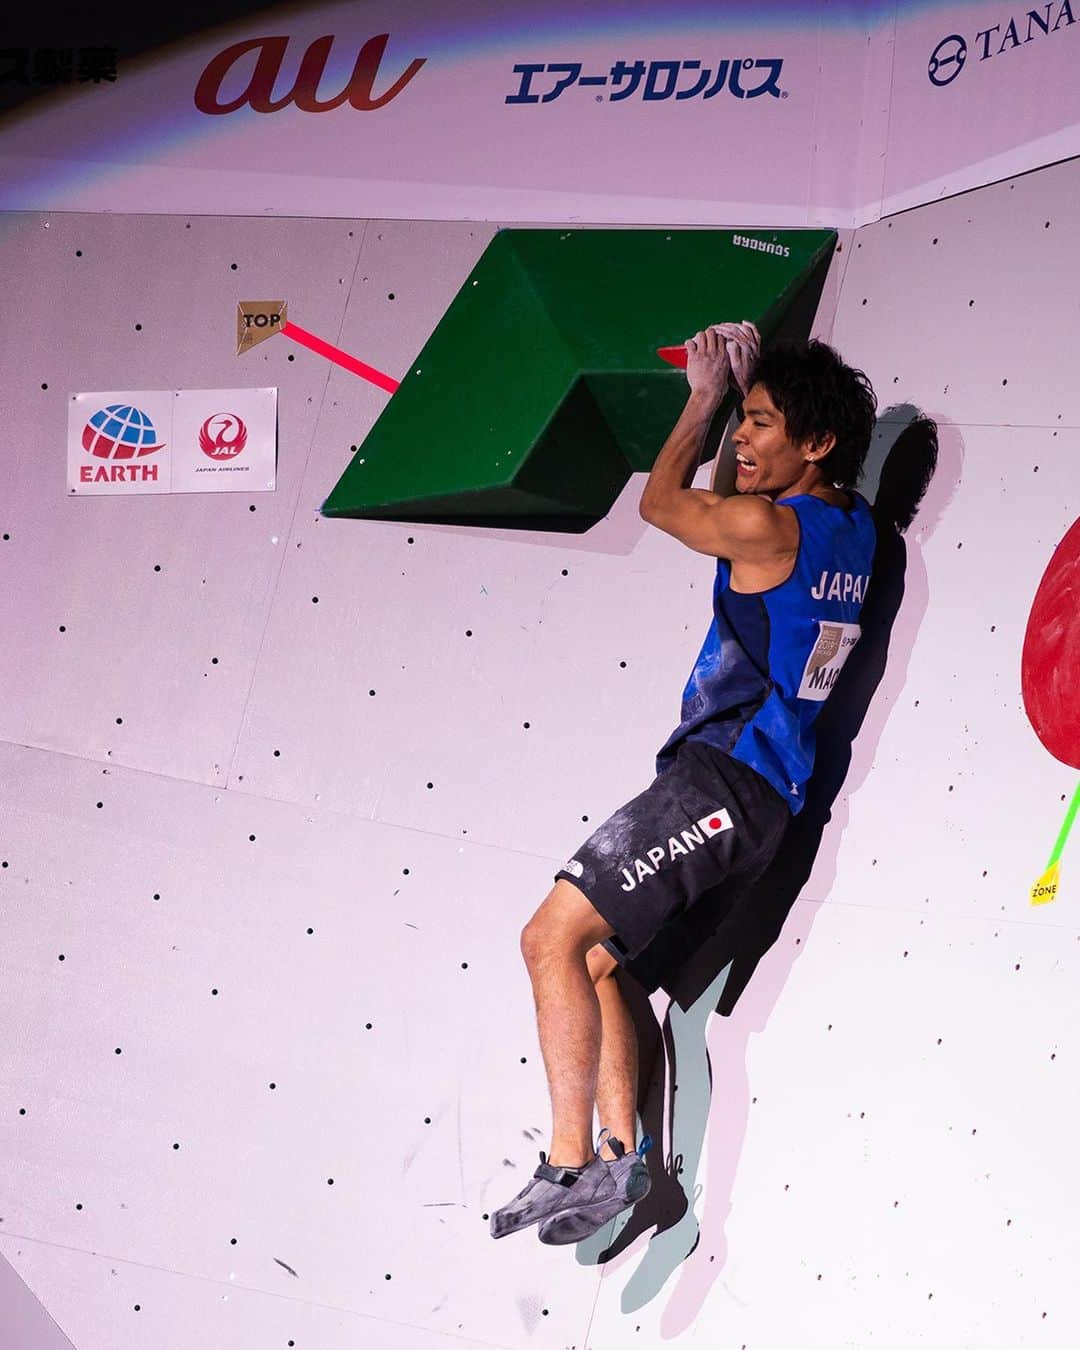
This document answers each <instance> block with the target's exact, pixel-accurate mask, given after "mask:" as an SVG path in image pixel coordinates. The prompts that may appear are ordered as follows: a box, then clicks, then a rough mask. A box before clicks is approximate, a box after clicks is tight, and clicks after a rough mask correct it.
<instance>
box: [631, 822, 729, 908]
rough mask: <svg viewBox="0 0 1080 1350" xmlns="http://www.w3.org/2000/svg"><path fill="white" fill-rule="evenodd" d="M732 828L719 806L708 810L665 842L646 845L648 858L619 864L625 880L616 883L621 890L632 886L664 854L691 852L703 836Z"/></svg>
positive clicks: (653, 871) (670, 858)
mask: <svg viewBox="0 0 1080 1350" xmlns="http://www.w3.org/2000/svg"><path fill="white" fill-rule="evenodd" d="M734 828H735V826H734V825H733V824H732V823H731V816H730V815H728V813H727V811H726V810H724V809H723V808H720V809H718V810H716V811H710V812H709V813H708V815H705V816H702V817H701V819H700V820H699V821H698V822H697V823H696V824H695V825H694V827H693V829H690V830H683V831H682V832H681V834H679V835H678V836H675V835H671V836H670V837H669V839H668V841H667V843H666V844H658V845H657V846H656V847H654V848H650V849H647V850H646V854H645V857H646V858H647V859H648V862H646V861H645V859H644V858H635V859H634V861H633V862H632V863H631V865H630V867H624V868H622V869H621V870H622V874H623V876H624V877H625V878H626V881H627V884H626V885H622V884H620V887H619V889H620V890H623V891H633V890H636V889H637V886H638V883H639V882H641V881H644V880H645V879H646V878H647V877H652V876H655V875H656V873H657V871H658V870H659V868H660V864H661V863H662V862H663V861H664V859H665V858H666V859H667V860H668V861H669V862H673V861H674V860H675V858H676V857H678V856H679V855H680V854H681V855H683V856H685V855H686V854H689V853H693V851H694V849H695V848H698V847H700V846H701V845H702V844H704V843H705V841H706V839H710V838H711V837H712V836H713V835H714V834H721V833H723V831H724V830H733V829H734ZM631 869H633V870H631Z"/></svg>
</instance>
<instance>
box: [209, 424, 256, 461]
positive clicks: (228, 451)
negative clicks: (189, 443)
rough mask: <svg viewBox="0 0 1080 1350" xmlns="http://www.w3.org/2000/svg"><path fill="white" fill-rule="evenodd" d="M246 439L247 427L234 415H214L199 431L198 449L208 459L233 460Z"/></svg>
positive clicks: (245, 442)
mask: <svg viewBox="0 0 1080 1350" xmlns="http://www.w3.org/2000/svg"><path fill="white" fill-rule="evenodd" d="M247 438H248V437H247V427H246V426H245V425H244V423H243V421H242V420H241V419H240V418H239V417H237V415H236V414H235V413H214V415H213V416H212V417H208V418H207V419H206V421H205V422H204V423H203V424H202V426H201V427H200V429H199V449H200V450H201V451H202V452H203V454H204V455H207V456H209V458H210V459H235V458H236V456H237V455H239V454H240V453H241V451H242V450H243V448H244V446H245V445H247Z"/></svg>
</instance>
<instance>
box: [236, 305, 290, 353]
mask: <svg viewBox="0 0 1080 1350" xmlns="http://www.w3.org/2000/svg"><path fill="white" fill-rule="evenodd" d="M288 317H289V316H288V305H287V303H286V302H285V301H284V300H240V301H238V303H237V306H236V354H237V356H241V355H243V353H244V352H249V351H251V349H252V347H254V346H256V345H257V344H258V343H260V342H262V341H263V340H264V339H266V338H268V337H273V336H274V334H275V333H280V332H281V330H282V328H283V327H284V326H285V324H286V323H287V322H288Z"/></svg>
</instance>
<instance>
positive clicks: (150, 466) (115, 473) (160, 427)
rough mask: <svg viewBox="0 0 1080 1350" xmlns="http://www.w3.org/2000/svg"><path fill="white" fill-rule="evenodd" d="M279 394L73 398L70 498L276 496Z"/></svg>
mask: <svg viewBox="0 0 1080 1350" xmlns="http://www.w3.org/2000/svg"><path fill="white" fill-rule="evenodd" d="M276 468H277V390H276V389H149V390H130V389H128V390H118V391H117V390H113V391H105V392H99V393H83V394H72V396H71V398H70V400H69V402H68V439H67V490H68V495H69V496H75V495H81V496H106V495H107V496H122V495H125V494H127V493H140V494H141V493H147V492H273V491H274V488H275V487H276V485H277V473H276Z"/></svg>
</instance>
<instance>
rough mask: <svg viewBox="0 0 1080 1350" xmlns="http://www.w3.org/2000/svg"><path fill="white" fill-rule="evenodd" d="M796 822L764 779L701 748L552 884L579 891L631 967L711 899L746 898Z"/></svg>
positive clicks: (681, 753)
mask: <svg viewBox="0 0 1080 1350" xmlns="http://www.w3.org/2000/svg"><path fill="white" fill-rule="evenodd" d="M790 821H791V812H790V810H789V809H788V805H787V803H786V802H785V801H784V799H783V798H782V797H781V796H780V794H779V793H778V792H777V791H776V789H775V788H774V787H773V786H772V785H771V784H770V783H768V782H766V780H765V779H764V778H762V777H761V775H760V774H758V773H756V772H755V771H754V770H753V769H751V768H749V767H748V766H747V765H745V764H743V763H741V761H739V760H737V759H732V757H731V756H730V755H726V754H724V752H723V751H722V750H717V749H715V748H714V747H713V746H711V745H708V744H706V743H705V742H704V741H683V742H682V743H681V744H680V746H679V748H678V750H677V752H676V758H675V763H674V764H672V765H671V766H670V767H669V768H667V769H666V770H665V771H664V772H663V773H662V774H660V775H658V777H656V778H655V779H654V780H653V782H652V783H651V785H650V786H649V787H647V788H646V789H645V791H644V792H642V793H640V794H639V795H638V796H637V797H635V798H634V799H633V801H630V802H627V804H626V805H625V806H623V807H620V809H619V810H618V811H616V812H615V814H614V815H613V816H612V817H611V818H610V819H609V820H607V821H605V822H604V824H603V825H601V826H600V827H599V829H597V830H595V831H594V832H593V834H591V835H590V836H589V838H588V839H587V840H586V842H585V843H584V844H582V846H581V848H579V849H578V850H577V852H576V853H575V854H574V856H573V858H572V859H571V860H570V861H569V862H568V863H567V864H566V866H565V867H562V868H560V869H559V871H558V872H556V873H555V880H556V881H559V880H565V881H570V882H572V883H573V884H574V885H575V886H576V887H577V888H578V889H579V890H580V891H582V892H583V893H584V894H585V895H586V896H587V897H588V899H589V901H590V902H591V904H592V906H593V908H594V909H595V910H596V911H597V912H598V913H599V914H600V915H601V916H602V917H603V918H604V919H606V920H607V922H608V923H609V924H611V926H612V927H613V928H614V929H615V933H614V935H613V936H612V937H611V938H609V939H608V940H607V941H606V942H604V944H603V945H604V947H606V948H607V950H608V951H609V952H610V953H611V955H612V956H614V957H615V959H616V960H617V961H618V962H619V963H620V965H626V964H627V963H628V962H629V961H631V960H632V959H633V958H634V957H635V956H637V955H638V954H639V953H640V952H642V951H643V950H644V948H645V947H647V946H648V945H649V943H650V942H652V940H653V939H654V938H655V937H656V935H657V934H658V933H659V932H660V931H661V930H662V929H664V928H665V927H666V926H667V925H669V924H672V923H674V922H675V921H678V920H681V919H682V918H683V917H684V916H685V915H686V913H687V911H688V910H689V909H690V907H691V906H692V905H694V903H695V902H696V901H697V900H699V899H700V898H701V896H702V895H703V894H705V892H710V899H715V897H716V894H717V888H719V890H720V893H721V894H723V893H725V892H728V893H731V894H734V893H738V892H741V891H743V890H745V889H746V888H747V887H748V886H749V885H750V883H751V882H752V881H754V880H755V879H756V878H757V877H758V876H759V875H760V874H761V872H762V871H764V869H765V867H766V865H767V864H768V863H769V861H770V860H771V859H772V857H773V856H774V854H775V853H776V850H777V848H778V847H779V845H780V841H781V839H782V838H783V836H784V831H785V830H786V829H787V826H788V824H789V822H790Z"/></svg>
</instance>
